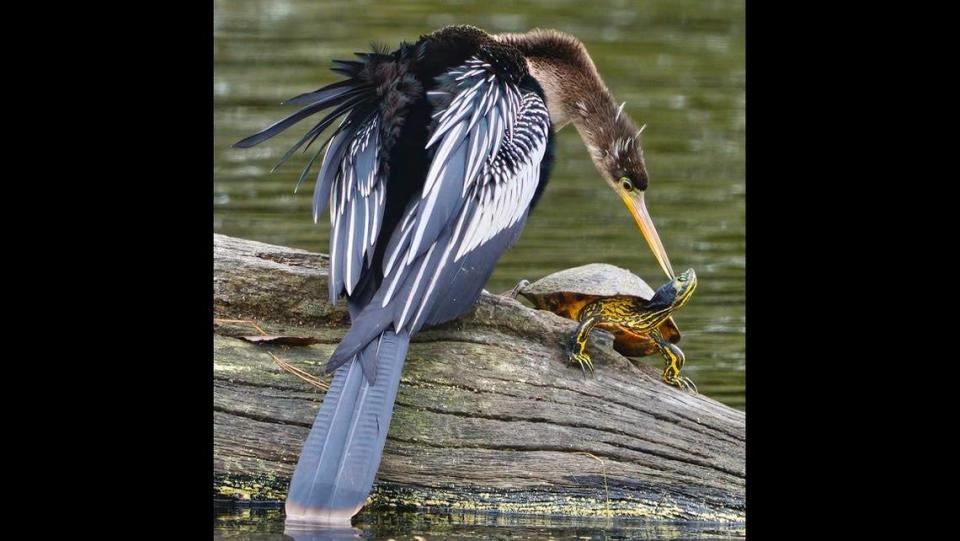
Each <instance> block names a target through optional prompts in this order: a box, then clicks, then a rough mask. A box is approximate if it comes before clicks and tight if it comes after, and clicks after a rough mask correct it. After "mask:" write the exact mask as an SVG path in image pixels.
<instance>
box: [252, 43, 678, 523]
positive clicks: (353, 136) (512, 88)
mask: <svg viewBox="0 0 960 541" xmlns="http://www.w3.org/2000/svg"><path fill="white" fill-rule="evenodd" d="M357 56H358V58H359V60H356V61H334V68H333V71H335V72H338V73H341V74H343V75H346V76H347V77H348V78H347V79H346V80H343V81H340V82H337V83H334V84H331V85H328V86H325V87H323V88H321V89H319V90H317V91H314V92H309V93H306V94H302V95H300V96H297V97H295V98H293V99H290V100H288V101H287V102H286V103H290V104H295V105H302V106H304V107H303V108H302V109H301V110H299V111H297V112H296V113H294V114H293V115H291V116H289V117H287V118H285V119H283V120H281V121H279V122H277V123H275V124H273V125H272V126H270V127H268V128H266V129H264V130H263V131H261V132H259V133H257V134H255V135H252V136H250V137H248V138H246V139H244V140H242V141H240V142H238V143H236V145H235V146H238V147H251V146H253V145H256V144H258V143H261V142H263V141H265V140H267V139H269V138H271V137H273V136H275V135H277V134H278V133H280V132H281V131H283V130H285V129H286V128H288V127H290V126H292V125H293V124H295V123H297V122H299V121H300V120H303V119H304V118H306V117H308V116H310V115H312V114H314V113H317V112H319V111H322V110H324V109H329V108H333V110H332V111H330V112H329V113H328V114H327V115H326V116H325V117H323V119H322V120H320V122H319V123H318V124H316V125H315V126H314V127H313V128H311V129H310V130H309V131H308V132H307V133H306V135H304V136H303V138H302V139H300V140H299V141H298V142H297V143H296V144H295V145H294V146H293V147H292V148H291V149H290V150H289V151H288V152H287V153H286V154H285V155H284V156H283V158H282V159H281V160H280V163H283V162H284V161H286V160H287V159H288V158H289V157H290V156H291V155H292V154H293V152H294V151H296V150H297V149H298V148H300V147H301V146H303V145H304V144H305V143H307V146H309V143H312V142H313V141H314V140H315V139H316V138H317V137H318V136H319V135H320V133H321V132H322V131H324V130H325V129H326V128H327V127H328V126H331V125H332V124H333V122H334V121H335V120H337V119H338V118H342V120H341V121H340V124H339V127H338V128H337V129H336V131H335V132H334V133H333V134H332V135H331V137H330V138H329V139H328V140H327V143H326V144H325V145H324V146H322V147H320V149H319V150H317V152H316V154H314V156H313V159H311V160H310V162H309V163H308V164H307V166H306V167H305V168H304V170H303V173H302V174H301V175H300V182H302V181H303V179H304V178H305V177H306V175H307V174H308V172H309V171H310V168H311V166H312V165H313V162H314V161H315V160H316V158H317V157H318V156H319V155H320V153H321V152H322V151H323V149H324V147H326V151H325V153H324V158H323V162H322V165H321V166H320V171H319V174H318V176H317V180H316V187H315V189H314V198H313V217H314V221H316V220H317V218H318V217H319V215H320V213H321V212H322V211H323V210H324V208H325V207H327V205H328V204H329V206H330V223H331V225H332V231H331V236H330V275H329V283H330V291H329V295H330V300H331V302H336V299H337V297H338V296H339V295H340V294H341V293H344V292H345V293H346V296H347V298H348V306H349V310H350V316H351V320H352V323H351V327H350V330H349V331H348V332H347V334H346V336H344V338H343V340H342V341H341V342H340V344H339V345H338V346H337V348H336V350H335V351H334V353H333V355H332V356H331V357H330V360H329V361H328V362H327V364H326V367H325V369H326V371H327V372H332V371H334V370H336V374H335V376H334V378H333V381H332V383H331V385H330V390H329V391H328V392H327V394H326V397H325V398H324V401H323V405H322V407H321V408H320V411H319V412H318V413H317V417H316V420H315V421H314V424H313V428H312V429H311V430H310V434H309V436H308V437H307V441H306V443H305V444H304V447H303V451H302V453H301V455H300V460H299V462H298V463H297V467H296V470H295V471H294V474H293V478H292V481H291V483H290V491H289V495H288V497H287V503H286V513H287V520H288V521H292V522H297V521H300V522H312V523H330V522H342V521H345V520H349V518H350V517H351V516H353V515H354V514H355V513H356V512H357V511H359V509H360V508H361V507H362V506H363V503H364V501H365V500H366V498H367V495H368V494H369V492H370V489H371V488H372V486H373V480H374V476H375V475H376V472H377V468H378V466H379V464H380V456H381V453H382V451H383V445H384V442H385V440H386V435H387V429H388V427H389V424H390V417H391V414H392V411H393V403H394V399H395V397H396V393H397V386H398V385H399V382H400V372H401V369H402V368H403V363H404V358H405V356H406V351H407V345H408V343H409V341H410V336H412V335H413V334H414V333H416V332H417V331H418V330H420V329H421V328H422V327H423V326H424V325H433V324H437V323H441V322H444V321H448V320H451V319H453V318H455V317H457V316H459V315H461V314H463V313H464V312H465V311H467V310H468V309H469V308H470V307H471V305H473V303H474V301H475V300H476V299H477V297H478V296H479V295H480V292H481V291H482V289H483V286H484V285H485V284H486V282H487V279H488V278H489V276H490V274H491V272H492V271H493V267H494V264H495V263H496V262H497V260H498V259H499V258H500V256H501V254H503V252H504V250H506V249H507V248H508V247H509V246H510V245H511V244H513V243H514V241H516V240H517V238H518V236H519V235H520V231H521V230H522V229H523V226H524V224H525V222H526V220H527V216H528V214H529V212H530V210H531V209H532V208H533V206H534V205H535V204H536V202H537V199H538V198H539V197H540V194H541V193H542V192H543V189H544V186H545V185H546V183H547V178H548V176H549V174H550V169H551V167H552V162H553V144H554V135H553V132H554V130H557V129H560V128H561V127H563V126H564V125H566V124H568V123H573V125H574V126H576V128H577V130H578V131H579V133H580V136H581V138H582V139H583V141H584V143H585V144H586V146H587V148H588V149H589V151H590V156H591V157H592V158H593V162H594V164H595V165H596V167H597V169H598V170H599V171H600V174H601V176H602V177H603V178H604V180H605V181H606V182H607V184H608V185H609V186H610V187H611V188H612V189H613V190H614V191H615V192H616V193H617V194H618V195H619V196H620V197H621V198H622V199H623V202H624V203H625V204H626V206H627V208H628V209H629V210H630V213H631V214H632V215H633V217H634V218H635V219H636V222H637V224H638V225H639V227H640V230H641V232H642V233H643V235H644V237H645V238H646V240H647V242H648V243H649V244H650V247H651V249H652V250H653V253H654V255H655V256H656V258H657V260H658V261H659V263H660V266H661V267H662V268H663V270H664V272H666V273H667V275H668V276H669V277H671V278H673V271H672V269H671V267H670V262H669V260H668V259H667V254H666V251H665V250H664V249H663V246H662V245H661V243H660V239H659V237H658V236H657V230H656V229H655V228H654V226H653V221H652V220H651V219H650V216H649V214H648V213H647V209H646V207H645V205H644V199H643V195H644V191H645V190H646V189H647V172H646V168H645V166H644V160H643V152H642V150H641V148H640V144H639V141H638V138H639V135H640V132H641V131H642V129H640V130H638V129H637V127H636V126H635V125H634V124H633V122H632V121H631V120H630V118H629V117H628V116H627V115H626V114H624V112H623V106H622V105H620V106H618V105H617V104H616V103H615V102H614V100H613V97H612V96H611V95H610V92H609V91H608V90H607V88H606V85H604V83H603V81H602V80H601V79H600V76H599V74H598V73H597V69H596V67H595V66H594V64H593V61H592V60H591V59H590V56H589V55H588V54H587V51H586V49H585V48H584V46H583V44H582V43H580V41H579V40H577V39H576V38H574V37H572V36H569V35H566V34H563V33H560V32H556V31H541V30H534V31H532V32H528V33H525V34H500V35H490V34H487V33H485V32H483V31H482V30H479V29H477V28H474V27H469V26H453V27H447V28H443V29H441V30H438V31H436V32H434V33H432V34H429V35H427V36H422V37H421V38H420V40H419V41H417V42H416V43H415V44H413V45H410V44H406V43H404V44H401V46H400V48H399V49H397V50H396V51H394V52H392V53H387V52H383V51H375V52H373V53H366V54H358V55H357ZM308 141H309V142H308ZM278 165H279V164H278ZM298 186H299V184H298Z"/></svg>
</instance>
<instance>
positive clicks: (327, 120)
mask: <svg viewBox="0 0 960 541" xmlns="http://www.w3.org/2000/svg"><path fill="white" fill-rule="evenodd" d="M365 99H367V97H366V96H363V95H361V96H357V97H355V98H351V99H349V100H347V101H345V102H343V103H341V104H340V106H339V107H337V108H336V109H334V110H333V111H330V113H328V114H327V116H325V117H323V119H321V120H320V122H318V123H317V125H316V126H314V127H313V128H311V129H310V131H308V132H307V133H306V134H304V136H303V137H301V138H300V140H299V141H297V143H296V144H295V145H293V146H292V147H290V150H287V152H286V153H285V154H284V155H283V157H282V158H280V161H278V162H277V164H276V165H274V166H273V169H271V172H273V171H276V170H277V168H278V167H280V166H281V165H283V164H284V162H286V161H287V160H289V159H290V156H293V153H294V152H296V151H297V149H298V148H300V147H301V146H303V144H304V143H306V142H307V139H309V138H310V137H314V136H316V135H319V134H320V132H322V131H323V130H325V129H327V127H328V126H330V124H332V123H333V121H334V120H336V119H337V118H338V117H340V116H341V115H343V114H344V113H346V112H347V111H349V110H350V109H351V108H353V107H354V106H355V105H357V104H358V103H360V102H362V101H364V100H365ZM311 107H313V106H311ZM324 108H325V107H324ZM314 112H315V111H314ZM271 137H272V136H271Z"/></svg>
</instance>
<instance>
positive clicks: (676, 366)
mask: <svg viewBox="0 0 960 541" xmlns="http://www.w3.org/2000/svg"><path fill="white" fill-rule="evenodd" d="M650 337H651V338H653V341H654V342H656V343H657V346H658V347H659V349H660V354H661V355H663V358H664V360H666V361H667V366H666V368H664V370H663V381H664V383H666V384H668V385H673V386H674V387H678V388H680V389H682V390H684V391H690V392H693V393H694V394H696V393H697V386H696V385H694V383H693V380H691V379H690V378H688V377H686V376H681V375H680V370H681V369H682V368H683V363H684V361H685V360H686V356H685V355H684V354H683V351H681V350H680V348H678V347H677V346H675V345H673V344H671V343H670V342H667V341H666V340H664V339H663V336H661V335H660V331H659V330H656V329H655V330H653V331H650Z"/></svg>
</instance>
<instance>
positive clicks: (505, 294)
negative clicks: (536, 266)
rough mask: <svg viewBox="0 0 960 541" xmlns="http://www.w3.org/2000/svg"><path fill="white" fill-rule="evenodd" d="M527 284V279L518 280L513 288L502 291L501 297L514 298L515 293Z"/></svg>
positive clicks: (528, 283)
mask: <svg viewBox="0 0 960 541" xmlns="http://www.w3.org/2000/svg"><path fill="white" fill-rule="evenodd" d="M528 285H530V281H529V280H520V281H519V282H517V285H515V286H513V289H511V290H509V291H504V292H503V293H501V294H500V296H501V297H510V298H511V299H516V298H517V295H519V294H520V292H521V291H523V290H524V288H526V287H527V286H528Z"/></svg>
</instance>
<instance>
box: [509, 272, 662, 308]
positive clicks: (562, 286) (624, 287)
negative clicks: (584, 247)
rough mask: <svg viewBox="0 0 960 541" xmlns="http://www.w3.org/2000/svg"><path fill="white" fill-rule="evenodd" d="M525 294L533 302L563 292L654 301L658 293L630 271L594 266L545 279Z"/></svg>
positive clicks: (557, 273)
mask: <svg viewBox="0 0 960 541" xmlns="http://www.w3.org/2000/svg"><path fill="white" fill-rule="evenodd" d="M521 293H523V295H524V296H525V297H527V298H529V299H530V300H531V301H533V299H532V298H531V297H545V296H548V295H555V294H561V293H574V294H580V295H589V296H592V297H616V296H626V297H640V298H641V299H646V300H650V299H652V298H653V294H654V291H653V289H651V288H650V286H649V285H647V283H646V282H644V281H643V279H641V278H640V277H639V276H637V275H636V274H634V273H632V272H630V271H628V270H627V269H622V268H620V267H617V266H614V265H608V264H606V263H591V264H589V265H583V266H581V267H574V268H572V269H566V270H562V271H559V272H555V273H553V274H551V275H549V276H545V277H543V278H541V279H540V280H537V281H536V282H534V283H532V284H530V285H528V286H527V287H525V288H523V291H522V292H521Z"/></svg>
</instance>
